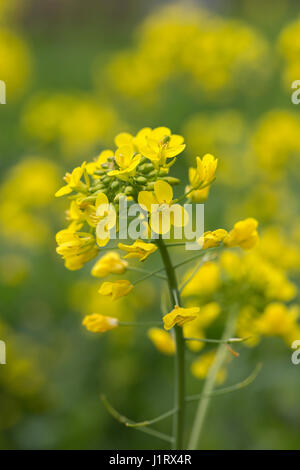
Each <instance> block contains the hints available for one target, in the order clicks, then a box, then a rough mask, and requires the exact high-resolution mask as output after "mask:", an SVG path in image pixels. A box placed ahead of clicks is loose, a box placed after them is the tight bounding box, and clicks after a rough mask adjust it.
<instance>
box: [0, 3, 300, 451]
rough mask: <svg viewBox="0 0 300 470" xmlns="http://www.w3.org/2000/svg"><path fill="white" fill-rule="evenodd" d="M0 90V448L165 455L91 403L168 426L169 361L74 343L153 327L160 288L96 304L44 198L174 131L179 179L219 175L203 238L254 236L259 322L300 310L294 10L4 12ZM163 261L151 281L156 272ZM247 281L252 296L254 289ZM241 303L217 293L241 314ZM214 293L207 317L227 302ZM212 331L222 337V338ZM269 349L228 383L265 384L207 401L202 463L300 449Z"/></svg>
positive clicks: (150, 352) (147, 344)
mask: <svg viewBox="0 0 300 470" xmlns="http://www.w3.org/2000/svg"><path fill="white" fill-rule="evenodd" d="M0 79H1V80H4V81H5V82H6V87H7V96H6V101H7V104H6V105H0V241H1V243H0V313H1V316H0V339H2V340H4V341H5V342H6V344H7V364H6V365H0V447H1V449H137V448H140V449H147V448H164V444H162V443H161V442H160V441H157V439H156V438H153V437H149V436H146V435H143V434H141V433H139V432H137V431H135V430H129V429H127V428H125V427H124V426H122V425H121V424H120V423H118V422H116V421H114V420H113V419H112V417H111V416H110V415H108V413H107V411H106V410H105V409H104V407H103V405H102V403H101V401H100V394H101V393H105V394H106V395H107V396H108V397H109V399H110V400H111V401H112V403H113V404H115V405H116V407H117V408H118V410H120V411H121V412H122V413H123V414H125V415H127V416H129V417H130V418H132V419H134V420H139V421H140V420H143V419H144V418H151V417H154V416H156V415H158V414H160V413H161V412H163V411H164V410H166V409H169V408H170V406H169V403H170V399H171V397H172V396H173V392H172V376H173V361H172V358H170V357H168V356H166V355H163V354H161V353H160V352H159V351H157V350H156V349H155V347H154V345H153V344H152V343H151V341H150V340H149V339H148V338H147V339H145V338H146V331H140V330H139V331H137V330H135V329H131V328H128V329H126V331H125V330H124V329H123V330H122V331H120V332H119V331H118V330H117V331H115V332H111V333H110V334H107V335H105V336H99V335H93V334H88V333H87V332H86V331H85V330H84V329H83V328H82V326H81V321H82V317H83V315H85V314H88V313H93V312H99V313H108V312H109V314H110V315H112V316H113V315H116V316H118V317H121V318H125V319H126V320H131V319H138V318H148V319H149V318H153V312H155V311H157V315H160V299H159V296H158V294H157V292H158V290H159V289H158V284H155V283H153V282H150V283H149V284H148V285H147V286H145V285H144V284H143V286H141V288H140V289H137V291H136V293H135V295H131V296H128V297H127V298H126V299H124V300H121V301H118V302H116V303H114V304H111V303H108V302H104V301H103V300H101V299H100V296H99V295H98V294H97V288H98V287H99V280H97V279H93V278H91V276H90V269H91V265H89V266H86V267H85V268H84V269H83V270H81V271H75V272H69V271H67V270H66V269H65V267H64V266H63V263H62V261H61V259H60V258H59V256H58V255H57V254H56V252H55V233H56V232H57V231H58V230H60V229H61V228H63V227H64V226H65V225H66V221H65V217H64V216H65V214H64V211H65V210H66V208H67V207H66V201H62V200H58V199H55V198H54V193H55V191H56V190H57V189H58V188H59V187H60V186H61V181H62V176H63V175H64V173H65V171H67V170H71V169H72V168H73V167H75V166H77V165H78V164H80V163H81V162H82V161H83V160H88V161H89V160H92V159H93V158H94V157H95V156H97V155H98V154H99V152H100V151H101V150H103V149H105V148H113V138H114V136H115V135H116V134H117V133H118V132H120V131H129V132H132V133H136V132H137V131H138V130H139V129H140V128H142V127H145V126H151V127H157V126H167V127H170V128H171V129H172V131H173V133H179V134H181V135H184V137H185V140H186V143H187V150H186V151H185V152H184V154H183V156H182V157H180V162H178V164H177V165H176V167H177V168H176V172H177V174H178V175H180V176H181V177H182V175H183V174H185V175H187V169H188V167H189V166H190V165H193V164H194V159H195V156H196V155H200V156H202V155H203V154H204V153H207V152H210V153H213V154H214V155H215V156H216V157H218V158H219V167H218V172H217V180H216V182H215V184H214V186H213V188H212V189H211V194H210V197H209V200H208V201H207V203H206V206H205V228H206V230H209V229H215V228H219V227H224V228H226V229H229V228H230V227H231V226H232V224H233V223H234V222H235V221H237V220H239V219H242V218H245V217H248V216H249V217H250V216H251V217H255V218H257V219H258V221H259V223H260V233H261V236H262V239H263V245H262V247H261V249H260V253H259V254H258V255H257V256H260V257H262V256H264V257H265V258H263V259H264V261H261V264H260V265H262V264H263V263H264V264H263V266H264V275H265V273H266V271H268V276H269V277H272V276H273V277H272V282H273V281H274V282H273V284H272V286H273V287H274V285H275V286H276V288H273V290H272V292H270V289H269V290H268V292H267V293H266V292H265V290H264V291H263V296H264V297H263V304H262V305H263V307H262V308H265V307H266V305H268V303H269V302H274V301H279V302H284V305H286V308H287V309H288V308H295V306H297V303H299V296H298V293H297V284H298V283H299V270H300V250H299V242H300V218H299V162H300V140H299V135H300V107H299V108H298V107H297V106H296V105H293V104H292V102H291V91H292V90H291V83H292V82H293V81H294V80H297V79H300V9H299V2H298V1H297V0H294V1H293V0H272V1H271V0H266V1H264V2H261V1H258V0H227V1H224V0H213V1H212V0H210V1H208V0H207V1H204V0H203V1H194V2H189V1H183V0H182V1H180V2H177V3H174V2H168V1H152V2H147V1H145V0H140V1H138V0H126V1H125V0H118V1H117V0H113V1H110V2H107V1H104V0H101V1H100V0H88V1H86V2H82V1H80V0H43V2H41V1H38V0H0ZM299 106H300V105H299ZM187 182H188V179H187V176H186V177H185V184H187ZM174 253H176V252H174ZM155 256H156V255H155ZM155 256H154V257H153V260H149V263H148V264H147V268H149V267H151V266H155V265H157V263H158V258H157V257H155ZM260 259H261V258H260ZM270 272H272V275H271V274H270ZM251 273H252V274H251V275H252V278H251V282H250V281H249V283H250V285H251V289H252V287H253V285H254V284H255V282H256V281H257V279H259V278H260V276H261V275H262V274H261V272H260V271H259V270H256V271H255V270H254V271H253V272H252V271H251ZM266 276H267V275H266ZM249 277H250V275H249ZM275 278H276V282H277V284H276V282H275V280H274V279H275ZM253 279H254V281H253ZM268 279H269V278H268ZM222 286H223V284H222V283H221V285H220V289H219V290H220V291H222V288H223V287H222ZM268 286H269V284H268ZM238 288H239V287H238V285H236V284H231V285H230V286H228V284H227V285H226V286H225V287H224V290H226V295H227V296H228V289H229V290H230V289H231V290H230V292H231V294H232V296H233V297H234V296H235V294H236V292H234V289H236V290H237V289H238ZM255 288H256V287H255ZM145 289H147V298H145V295H144V292H145ZM253 289H254V288H253ZM215 290H216V289H215ZM215 290H214V289H213V290H212V292H209V291H207V292H205V295H204V297H203V299H201V302H202V303H207V302H216V301H219V300H218V297H217V294H216V292H215ZM251 292H252V291H251ZM255 292H256V291H255ZM231 294H229V299H230V295H231ZM201 295H202V294H201ZM245 295H248V294H245ZM251 295H252V294H251ZM261 296H262V294H261ZM244 303H245V307H247V306H248V304H249V303H251V302H250V301H249V297H248V298H245V299H244ZM290 306H292V307H290ZM294 327H295V328H296V329H297V328H298V327H297V326H296V323H295V324H294ZM210 328H211V329H210V335H211V337H219V335H220V334H221V332H222V322H221V321H220V322H219V323H218V322H216V324H212V325H210ZM275 330H276V328H275ZM298 331H300V330H298ZM273 333H274V334H273ZM273 333H272V331H269V333H266V334H265V336H264V337H263V338H260V340H257V341H255V344H252V345H250V346H255V347H243V348H239V352H240V357H239V358H238V359H235V360H234V361H231V362H230V364H229V365H228V377H227V380H226V382H225V385H229V384H232V383H235V382H237V381H239V380H242V379H244V378H245V377H246V376H247V375H248V374H249V373H250V372H251V371H252V370H253V368H254V367H255V365H256V364H257V362H263V372H262V373H261V374H260V375H259V376H258V377H257V379H256V381H255V382H254V383H253V384H251V386H249V388H246V389H244V390H241V391H240V392H237V393H236V394H235V395H224V396H222V397H218V398H215V399H214V400H213V401H212V404H211V408H210V411H209V416H208V419H207V422H206V426H205V432H204V433H203V435H202V439H201V448H203V449H299V432H300V403H299V377H300V365H299V366H298V367H297V366H295V365H293V364H292V363H291V352H292V350H291V347H290V345H291V343H290V342H289V340H288V339H287V336H286V335H284V334H282V332H280V331H279V332H278V334H276V331H275V332H273ZM298 336H299V338H298V339H300V334H299V335H298ZM289 338H290V337H289ZM208 351H209V349H208ZM190 355H191V356H188V360H189V361H190V360H191V361H192V360H193V359H194V356H195V352H193V351H191V352H190ZM194 375H196V377H193V376H192V375H191V374H189V376H188V387H189V390H190V393H199V392H200V391H201V387H202V386H203V380H202V378H203V377H202V378H201V373H200V374H199V373H198V374H194ZM197 375H198V376H197ZM204 375H205V374H204ZM189 406H190V408H189V417H188V422H190V423H191V420H192V418H193V415H194V412H195V405H189ZM169 425H170V422H168V421H166V422H164V423H163V424H161V425H160V426H159V427H158V428H159V429H161V430H162V431H164V432H166V431H167V430H168V426H169Z"/></svg>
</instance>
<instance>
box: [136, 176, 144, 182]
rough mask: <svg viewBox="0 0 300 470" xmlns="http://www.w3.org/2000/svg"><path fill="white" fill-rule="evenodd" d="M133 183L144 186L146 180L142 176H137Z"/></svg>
mask: <svg viewBox="0 0 300 470" xmlns="http://www.w3.org/2000/svg"><path fill="white" fill-rule="evenodd" d="M135 181H136V182H137V183H138V184H146V183H147V178H145V177H144V176H138V177H137V178H135Z"/></svg>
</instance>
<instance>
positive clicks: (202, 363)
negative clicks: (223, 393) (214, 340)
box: [191, 351, 227, 384]
mask: <svg viewBox="0 0 300 470" xmlns="http://www.w3.org/2000/svg"><path fill="white" fill-rule="evenodd" d="M215 355H216V352H215V351H209V352H207V353H203V354H201V356H200V357H199V358H198V359H196V360H195V361H193V362H192V365H191V372H192V374H193V376H194V377H196V378H197V379H201V380H203V379H205V377H206V376H207V374H208V372H209V369H210V368H211V366H212V364H213V362H214V359H215ZM226 376H227V372H226V369H225V368H224V367H222V368H221V369H219V371H218V374H217V376H216V382H217V384H222V383H223V382H225V380H226Z"/></svg>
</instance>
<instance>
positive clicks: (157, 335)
mask: <svg viewBox="0 0 300 470" xmlns="http://www.w3.org/2000/svg"><path fill="white" fill-rule="evenodd" d="M148 337H149V338H150V340H151V341H152V343H153V344H154V346H155V347H156V349H158V351H160V352H161V353H163V354H166V355H168V356H172V355H173V354H175V349H176V347H175V341H174V339H173V338H172V336H171V335H170V333H167V331H165V330H162V329H161V328H150V330H148Z"/></svg>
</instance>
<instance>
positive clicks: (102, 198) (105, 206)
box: [86, 193, 117, 246]
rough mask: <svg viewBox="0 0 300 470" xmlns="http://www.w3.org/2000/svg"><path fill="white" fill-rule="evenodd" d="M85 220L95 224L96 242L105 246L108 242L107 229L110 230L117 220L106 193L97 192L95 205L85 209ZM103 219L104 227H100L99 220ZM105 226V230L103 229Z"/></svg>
mask: <svg viewBox="0 0 300 470" xmlns="http://www.w3.org/2000/svg"><path fill="white" fill-rule="evenodd" d="M86 215H87V222H88V223H89V224H90V225H91V226H92V227H95V226H96V235H97V244H98V245H99V246H105V245H106V244H107V243H108V242H109V230H111V229H112V228H113V227H114V226H115V225H116V222H117V219H116V211H115V210H114V208H113V207H111V205H110V204H109V201H108V198H107V196H106V194H104V193H99V194H98V195H97V199H96V203H95V206H90V207H89V210H88V211H86ZM103 220H104V221H105V222H106V224H105V227H102V224H101V221H103ZM104 228H105V230H104Z"/></svg>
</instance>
